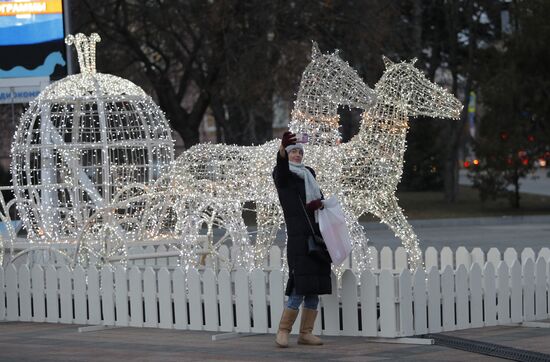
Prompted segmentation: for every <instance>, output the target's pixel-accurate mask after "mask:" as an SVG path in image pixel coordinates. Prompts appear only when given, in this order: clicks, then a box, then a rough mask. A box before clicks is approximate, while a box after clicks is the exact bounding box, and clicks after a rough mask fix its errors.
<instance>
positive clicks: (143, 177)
mask: <svg viewBox="0 0 550 362" xmlns="http://www.w3.org/2000/svg"><path fill="white" fill-rule="evenodd" d="M100 40H101V39H100V37H99V35H97V34H92V35H91V36H90V37H87V36H85V35H83V34H76V35H75V36H72V35H69V36H68V37H67V38H66V43H67V44H69V45H74V46H75V47H76V49H77V53H78V62H79V65H80V70H81V73H79V74H76V75H70V76H68V77H66V78H64V79H62V80H60V81H57V82H55V83H53V84H51V85H50V86H48V87H47V88H46V89H45V90H44V91H42V92H41V93H40V95H39V96H38V97H37V98H36V99H35V100H34V101H33V102H31V104H30V105H29V108H28V109H27V111H26V112H25V113H24V114H23V115H22V117H21V121H20V124H19V126H18V128H17V130H16V132H15V136H14V140H13V143H12V150H11V152H12V164H11V171H12V176H13V187H14V194H15V198H16V205H17V209H18V212H19V215H20V217H21V220H22V221H23V224H24V226H25V228H26V230H27V238H28V239H29V240H30V241H31V242H35V243H56V244H58V243H68V244H73V245H74V244H75V243H77V242H79V243H81V244H79V245H78V248H79V249H80V250H81V251H84V250H87V252H85V253H82V254H81V255H80V256H79V257H80V258H81V260H80V261H81V262H83V259H82V258H85V257H86V255H89V254H90V253H93V254H96V256H97V257H98V258H99V259H100V260H106V259H107V258H109V257H111V256H113V255H121V253H122V254H124V253H125V250H126V243H127V241H128V240H134V238H135V237H136V235H137V234H138V233H139V230H140V222H141V221H142V220H141V218H142V217H143V215H144V214H145V209H146V205H145V204H144V198H143V195H144V192H145V191H144V187H147V186H148V185H152V184H153V183H154V182H155V180H157V179H159V177H160V176H161V175H162V174H165V173H166V172H167V171H168V169H169V166H170V163H171V161H172V160H173V140H172V138H171V132H170V127H169V125H168V122H167V120H166V118H165V116H164V114H163V112H162V111H161V110H160V109H159V108H158V106H157V105H156V104H155V103H154V102H153V100H152V99H151V98H150V97H149V96H148V95H147V94H145V92H144V91H143V90H142V89H141V88H140V87H138V86H137V85H135V84H133V83H132V82H130V81H128V80H125V79H122V78H119V77H116V76H113V75H109V74H102V73H97V72H96V69H95V45H96V43H97V42H99V41H100ZM100 262H101V261H100Z"/></svg>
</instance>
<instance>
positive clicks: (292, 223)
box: [273, 132, 332, 347]
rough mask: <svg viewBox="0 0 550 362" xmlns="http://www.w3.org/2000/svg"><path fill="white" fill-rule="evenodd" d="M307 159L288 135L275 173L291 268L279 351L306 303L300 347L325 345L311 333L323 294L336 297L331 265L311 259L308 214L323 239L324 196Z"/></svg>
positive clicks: (274, 177)
mask: <svg viewBox="0 0 550 362" xmlns="http://www.w3.org/2000/svg"><path fill="white" fill-rule="evenodd" d="M303 157H304V146H303V145H302V144H301V143H297V142H296V135H295V134H293V133H291V132H285V134H284V135H283V138H282V141H281V145H280V146H279V152H278V153H277V166H275V169H274V170H273V180H274V181H275V187H276V188H277V193H278V195H279V201H280V202H281V206H282V208H283V213H284V218H285V223H286V232H287V260H288V268H289V278H288V283H287V287H286V293H285V294H286V295H287V296H288V297H289V298H288V303H287V305H286V308H285V310H284V311H283V315H282V317H281V321H280V323H279V331H278V332H277V338H276V340H275V342H276V343H277V345H278V346H279V347H288V335H289V333H290V331H291V330H292V325H293V324H294V321H295V320H296V316H297V315H298V309H299V307H300V305H301V304H302V302H303V303H304V307H303V308H302V319H301V322H300V336H299V337H298V343H299V344H309V345H321V344H323V342H322V341H321V339H320V338H319V337H317V336H314V335H313V334H312V333H311V331H312V330H313V324H314V323H315V318H316V317H317V305H318V304H319V294H330V293H332V285H331V279H330V263H329V262H327V261H323V260H321V259H317V258H315V257H312V256H309V255H308V247H307V239H308V237H309V236H310V235H311V234H312V231H311V226H310V224H309V223H308V220H307V219H306V213H307V217H308V218H309V219H310V221H311V225H313V229H314V231H315V233H316V234H317V235H321V233H320V231H319V224H317V223H316V221H315V219H316V217H315V214H316V213H317V210H318V209H320V208H322V207H323V203H322V201H321V199H322V197H323V196H322V194H321V190H320V189H319V185H318V184H317V181H316V180H315V171H313V169H312V168H310V167H307V166H304V164H303V163H302V159H303ZM306 210H307V211H306Z"/></svg>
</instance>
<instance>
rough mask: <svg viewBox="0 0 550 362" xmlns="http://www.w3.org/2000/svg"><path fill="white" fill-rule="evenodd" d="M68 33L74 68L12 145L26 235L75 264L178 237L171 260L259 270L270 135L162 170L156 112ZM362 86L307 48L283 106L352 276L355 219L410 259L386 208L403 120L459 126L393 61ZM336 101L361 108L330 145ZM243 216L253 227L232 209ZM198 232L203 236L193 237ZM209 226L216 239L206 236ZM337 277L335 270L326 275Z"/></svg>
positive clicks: (362, 249)
mask: <svg viewBox="0 0 550 362" xmlns="http://www.w3.org/2000/svg"><path fill="white" fill-rule="evenodd" d="M98 41H99V36H97V35H92V36H91V37H90V38H87V37H85V36H83V35H82V34H77V35H76V36H75V37H68V38H67V42H68V43H73V44H75V46H76V47H77V51H78V56H79V63H80V67H81V70H82V73H81V74H77V75H73V76H68V77H66V78H65V79H63V80H61V81H58V82H56V83H54V84H52V85H51V86H50V87H48V88H47V89H46V90H44V91H43V92H42V93H41V94H40V95H39V97H38V98H37V99H36V100H35V101H34V102H32V103H31V105H30V107H29V109H28V110H27V111H26V112H25V114H24V115H23V116H22V119H21V123H20V125H19V127H18V129H17V132H16V134H15V137H14V142H13V144H12V155H13V158H12V173H13V183H14V193H15V196H16V203H17V208H18V211H19V214H20V215H21V218H22V220H23V223H24V225H25V227H26V229H27V233H28V238H29V239H30V240H31V241H36V242H56V243H57V242H67V243H72V244H77V250H76V251H75V254H76V255H77V256H78V262H79V263H82V264H90V263H91V260H92V259H93V260H96V262H97V263H105V262H108V260H109V258H113V257H114V258H117V257H118V260H124V258H125V256H126V250H127V247H128V245H130V244H131V242H132V241H139V240H147V239H152V238H157V239H165V240H174V239H176V240H178V239H179V249H178V250H179V252H180V261H181V262H182V263H183V264H184V266H185V267H195V266H197V265H198V264H200V263H201V261H203V259H204V256H205V255H209V254H213V255H218V256H220V255H219V253H218V250H219V246H220V245H222V244H225V243H229V242H231V244H232V246H233V248H232V256H231V258H229V259H226V260H225V262H224V261H223V260H222V263H225V266H227V267H229V268H232V267H235V266H241V267H246V268H249V269H252V268H255V267H261V266H262V264H263V263H264V260H265V257H266V255H267V252H268V250H269V248H270V246H271V245H272V243H273V241H274V239H275V236H276V233H277V231H278V230H279V229H280V227H281V224H282V221H283V218H282V210H281V208H280V204H279V200H278V198H277V193H276V190H275V187H274V184H273V180H272V177H271V172H272V170H273V167H274V165H275V155H276V152H277V150H278V147H279V140H273V141H270V142H267V143H265V144H263V145H259V146H251V147H243V146H235V145H222V144H199V145H196V146H194V147H192V148H190V149H189V150H187V151H186V152H184V153H183V154H182V155H181V156H180V157H179V158H178V159H177V160H176V161H175V163H174V165H173V167H171V166H170V165H171V164H170V162H171V160H172V159H173V141H172V139H171V137H170V129H169V126H168V123H167V121H166V118H165V117H164V114H163V113H162V112H161V111H160V109H159V108H158V107H157V106H156V105H155V104H154V102H153V101H152V100H151V98H150V97H148V96H147V95H146V94H145V93H144V92H143V90H141V88H139V87H137V86H136V85H134V84H133V83H131V82H129V81H127V80H124V79H121V78H118V77H114V76H111V75H105V74H101V73H96V71H95V43H96V42H98ZM385 64H386V71H385V72H384V74H383V76H382V78H381V79H380V80H379V82H378V83H377V84H376V86H375V90H372V89H370V88H369V87H368V86H367V85H366V84H365V83H364V82H363V81H362V79H361V78H360V77H359V76H358V74H357V72H356V71H355V70H354V69H353V68H351V67H350V66H349V64H347V63H346V62H344V61H343V60H342V59H340V57H339V56H338V54H337V52H335V53H332V54H322V53H321V52H320V51H319V49H318V47H317V45H316V44H314V45H313V51H312V61H311V63H310V64H309V65H308V66H307V67H306V69H305V71H304V73H303V75H302V81H301V83H300V88H299V91H298V95H297V100H296V102H295V104H294V109H293V111H292V113H291V114H292V120H291V122H290V125H289V127H290V129H291V131H293V132H295V133H298V132H301V133H307V134H308V135H309V144H308V145H307V146H306V155H305V162H306V163H307V164H308V165H311V166H312V167H313V168H314V169H315V170H316V171H317V175H318V182H319V183H320V186H321V188H322V190H323V192H324V193H325V195H326V196H329V195H338V196H339V197H340V199H341V200H342V203H343V207H344V211H345V213H346V220H347V222H348V226H349V229H350V234H351V237H352V258H353V266H354V269H355V270H356V271H359V272H360V271H362V270H365V269H367V268H369V267H370V265H371V262H372V261H371V255H370V253H369V250H368V239H367V237H366V235H365V231H364V230H363V227H362V226H361V225H360V224H359V222H358V219H359V217H360V216H361V215H362V214H364V213H366V212H370V213H373V214H374V215H376V216H378V217H379V218H380V220H381V222H383V223H385V224H387V225H388V226H390V227H391V228H392V230H393V231H394V232H395V234H396V236H397V237H399V238H400V239H401V240H402V242H403V245H404V247H405V249H406V251H407V253H408V256H409V265H410V267H411V268H416V267H419V266H421V265H422V255H421V251H420V249H419V247H418V239H417V237H416V235H415V234H414V231H413V230H412V228H411V226H410V225H409V224H408V222H407V220H406V218H405V217H404V215H403V213H402V210H401V209H400V208H399V206H398V204H397V198H396V197H395V190H396V187H397V184H398V183H399V181H400V178H401V174H402V169H403V154H404V152H405V149H406V143H405V137H406V133H407V130H408V117H409V116H416V115H426V116H431V117H449V118H458V116H459V113H460V110H461V109H462V106H461V104H460V102H459V101H458V100H457V99H456V98H454V97H453V96H452V95H450V94H449V93H447V92H446V91H445V90H444V89H442V88H441V87H439V86H437V85H435V84H434V83H431V82H429V81H428V80H427V79H426V78H425V76H424V75H423V74H422V73H421V72H420V71H419V70H418V69H416V68H415V67H414V65H413V64H414V61H413V62H401V63H395V64H394V63H391V62H390V61H389V60H387V59H385ZM340 105H346V106H349V107H354V108H360V109H363V110H365V112H364V113H363V115H362V123H361V128H360V132H359V134H357V135H356V136H354V137H353V139H352V140H351V141H350V142H348V143H345V144H342V143H341V142H340V141H341V140H340V134H339V132H338V120H339V118H338V114H337V109H338V107H339V106H340ZM250 211H253V212H254V213H255V215H256V229H255V230H250V231H249V229H248V228H247V226H246V224H245V221H244V219H243V213H244V214H247V213H248V212H250ZM204 225H206V235H205V236H206V238H202V237H200V234H201V233H203V232H204V231H203V229H202V228H203V226H204ZM216 228H219V229H221V231H222V232H224V233H225V234H224V235H222V236H221V237H214V236H215V235H214V234H215V233H216ZM336 271H337V272H338V273H340V272H341V269H337V270H336Z"/></svg>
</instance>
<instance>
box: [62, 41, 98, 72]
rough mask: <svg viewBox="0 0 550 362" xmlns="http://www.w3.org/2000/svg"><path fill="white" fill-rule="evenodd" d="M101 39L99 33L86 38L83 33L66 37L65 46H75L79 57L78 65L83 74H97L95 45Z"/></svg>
mask: <svg viewBox="0 0 550 362" xmlns="http://www.w3.org/2000/svg"><path fill="white" fill-rule="evenodd" d="M100 41H101V37H100V36H99V34H97V33H92V34H90V36H86V35H84V34H82V33H78V34H76V35H72V34H69V35H67V37H65V44H67V45H74V46H75V48H76V52H77V55H78V65H80V72H81V73H92V74H93V73H95V72H96V69H95V43H99V42H100Z"/></svg>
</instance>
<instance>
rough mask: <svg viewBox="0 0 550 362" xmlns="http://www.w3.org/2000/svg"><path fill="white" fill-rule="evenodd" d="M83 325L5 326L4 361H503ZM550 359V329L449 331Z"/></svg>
mask: <svg viewBox="0 0 550 362" xmlns="http://www.w3.org/2000/svg"><path fill="white" fill-rule="evenodd" d="M78 327H79V326H77V325H66V324H48V323H23V322H0V361H124V360H126V361H201V362H202V361H309V360H319V361H349V362H351V361H446V362H451V361H469V362H474V361H501V360H502V359H499V358H495V357H490V356H485V355H481V354H476V353H471V352H466V351H461V350H456V349H451V348H447V347H443V346H438V345H431V346H430V345H411V344H390V343H374V342H370V341H367V340H366V339H365V338H362V337H323V340H324V341H325V344H324V345H323V346H317V347H309V346H299V345H297V344H295V340H296V336H291V346H290V348H287V349H281V348H277V347H275V345H274V342H273V338H274V336H273V335H268V334H264V335H250V336H245V337H240V338H233V339H225V340H220V341H212V336H213V335H215V334H217V333H212V332H195V331H176V330H166V329H152V328H110V329H105V330H99V331H94V332H85V333H79V332H78ZM445 334H446V335H451V336H452V335H456V336H459V337H461V338H468V339H473V340H481V341H485V342H492V343H498V344H501V345H505V346H508V347H515V348H522V349H528V350H530V351H536V352H541V353H549V360H550V329H543V328H525V327H521V326H499V327H487V328H477V329H469V330H462V331H456V332H450V333H445Z"/></svg>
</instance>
